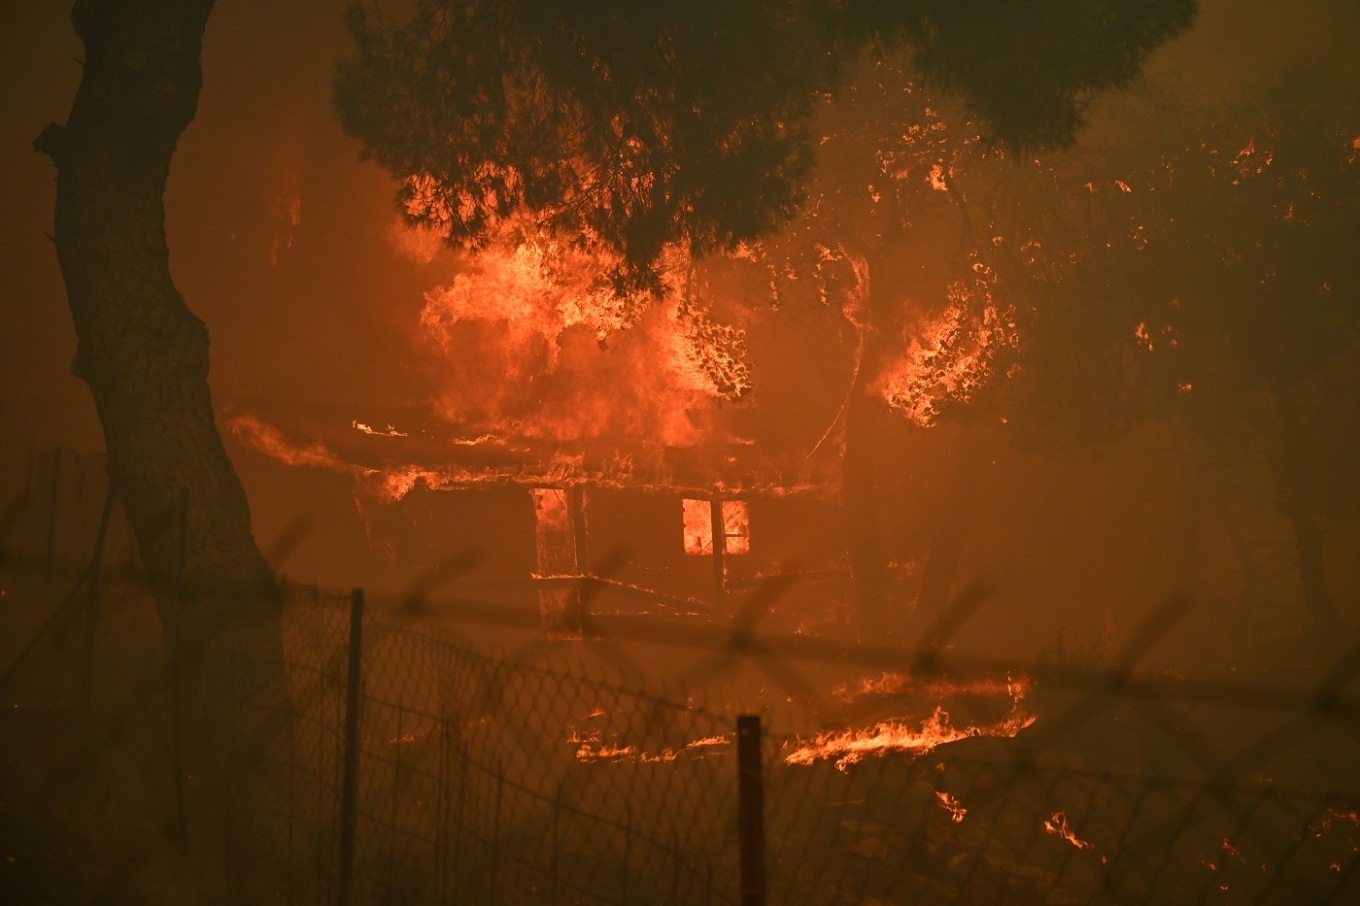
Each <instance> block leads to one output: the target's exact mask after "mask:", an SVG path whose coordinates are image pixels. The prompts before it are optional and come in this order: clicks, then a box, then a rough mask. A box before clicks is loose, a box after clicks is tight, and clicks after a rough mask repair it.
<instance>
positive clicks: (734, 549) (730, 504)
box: [681, 498, 751, 556]
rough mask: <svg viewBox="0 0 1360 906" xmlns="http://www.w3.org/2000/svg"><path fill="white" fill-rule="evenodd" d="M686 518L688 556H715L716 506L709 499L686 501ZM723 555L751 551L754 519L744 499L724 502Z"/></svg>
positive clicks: (685, 538) (683, 506)
mask: <svg viewBox="0 0 1360 906" xmlns="http://www.w3.org/2000/svg"><path fill="white" fill-rule="evenodd" d="M681 505H682V511H681V512H682V515H683V517H684V542H685V553H687V554H690V555H693V556H700V555H704V554H711V553H713V505H712V503H711V502H710V501H707V500H695V499H691V498H685V499H684V500H683V501H681ZM722 517H723V552H724V553H727V554H747V553H750V552H751V519H750V515H749V513H748V511H747V508H746V501H744V500H724V501H722Z"/></svg>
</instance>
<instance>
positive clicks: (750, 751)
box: [737, 714, 765, 906]
mask: <svg viewBox="0 0 1360 906" xmlns="http://www.w3.org/2000/svg"><path fill="white" fill-rule="evenodd" d="M762 784H763V778H762V776H761V763H760V718H759V717H758V716H756V715H754V714H743V715H741V716H739V717H738V718H737V833H738V836H739V837H740V839H741V906H765V790H764V787H763V785H762Z"/></svg>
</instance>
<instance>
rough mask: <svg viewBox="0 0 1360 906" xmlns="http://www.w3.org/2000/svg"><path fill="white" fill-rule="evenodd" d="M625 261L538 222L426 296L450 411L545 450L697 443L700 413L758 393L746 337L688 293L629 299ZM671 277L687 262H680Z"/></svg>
mask: <svg viewBox="0 0 1360 906" xmlns="http://www.w3.org/2000/svg"><path fill="white" fill-rule="evenodd" d="M617 264H618V262H617V260H616V259H615V258H614V256H612V255H611V254H609V253H607V252H603V251H600V250H598V249H589V248H582V247H581V246H580V245H579V244H577V243H570V242H566V241H564V240H561V239H559V238H557V237H555V236H554V235H552V233H551V232H549V231H547V230H544V229H540V228H538V227H536V226H535V225H533V224H531V223H529V222H527V221H522V220H520V221H512V222H507V223H506V224H504V225H502V228H501V230H500V231H499V232H498V234H497V237H496V239H495V240H494V241H493V242H491V243H490V244H488V245H487V247H486V248H484V249H482V250H480V251H479V252H477V254H476V255H475V256H474V257H473V258H472V259H471V262H470V267H469V268H468V269H467V270H465V271H464V272H463V273H460V274H458V275H457V276H456V277H455V278H454V279H453V282H452V283H450V284H448V285H447V286H442V287H438V288H436V289H433V290H431V291H430V292H428V293H426V295H425V306H424V308H423V310H422V312H421V317H420V323H421V327H422V329H423V331H424V332H425V335H426V336H427V337H428V338H429V339H430V340H431V341H432V342H433V343H434V344H435V346H437V348H438V349H439V350H440V351H441V352H442V354H443V359H442V361H441V363H440V372H441V374H442V375H443V376H444V380H443V381H442V389H441V390H440V391H439V392H438V397H437V400H436V407H437V409H438V411H439V412H440V413H441V414H442V415H443V416H444V417H446V418H448V419H449V420H451V421H454V422H458V423H463V424H475V425H478V426H480V428H479V430H480V429H482V428H486V429H490V430H497V431H502V432H505V433H510V434H516V435H520V436H523V437H532V438H539V439H544V440H553V441H569V442H579V441H592V440H600V439H603V438H608V437H613V438H624V437H649V438H655V439H657V440H658V441H659V442H660V443H661V444H663V445H670V446H684V445H692V444H696V443H698V442H699V440H700V439H701V438H702V435H703V431H702V427H703V426H701V425H699V424H696V422H695V420H694V418H692V417H691V413H693V412H696V411H700V410H703V408H704V407H705V406H708V405H710V404H711V403H712V402H713V401H715V400H720V399H727V400H737V399H740V398H742V397H743V396H744V395H746V394H747V393H748V392H749V391H750V389H751V375H750V370H749V367H748V366H747V363H746V347H745V337H744V334H743V332H742V331H741V330H739V329H737V328H734V327H732V326H730V325H726V324H722V323H720V322H718V321H716V320H715V319H714V318H713V317H712V315H711V314H710V312H709V310H708V309H707V308H706V307H705V306H704V305H702V304H700V303H699V302H697V301H696V300H694V299H693V298H689V297H687V296H682V295H667V296H666V297H664V298H658V297H656V296H654V295H652V294H650V293H646V292H632V293H628V294H624V295H620V294H619V293H618V292H617V288H616V286H615V284H614V283H613V281H612V280H611V279H610V274H611V273H612V272H613V270H614V268H615V266H616V265H617ZM667 269H668V270H669V271H670V272H672V273H679V274H684V273H687V272H688V262H687V260H685V259H684V258H683V256H681V255H680V254H679V253H678V252H672V253H671V254H670V255H669V257H668V259H667Z"/></svg>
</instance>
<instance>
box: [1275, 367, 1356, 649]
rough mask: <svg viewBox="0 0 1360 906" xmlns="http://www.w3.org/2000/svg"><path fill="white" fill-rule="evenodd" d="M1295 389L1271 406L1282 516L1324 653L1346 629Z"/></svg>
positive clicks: (1286, 391) (1279, 393) (1283, 391)
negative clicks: (1331, 578)
mask: <svg viewBox="0 0 1360 906" xmlns="http://www.w3.org/2000/svg"><path fill="white" fill-rule="evenodd" d="M1299 392H1300V391H1299V389H1298V388H1296V387H1291V388H1284V389H1280V390H1277V391H1276V392H1275V407H1276V411H1277V412H1278V413H1279V419H1280V452H1279V460H1278V467H1277V475H1276V478H1277V481H1278V487H1279V503H1280V512H1282V513H1283V514H1284V516H1285V518H1287V519H1288V520H1289V525H1290V527H1291V528H1292V529H1293V532H1294V545H1295V548H1296V550H1297V551H1298V557H1299V560H1298V563H1299V579H1300V581H1301V582H1302V584H1303V603H1304V606H1305V607H1306V608H1307V610H1308V615H1309V616H1310V617H1312V619H1313V631H1314V635H1315V637H1316V640H1317V641H1318V642H1319V645H1320V649H1321V651H1322V652H1323V653H1324V654H1325V653H1328V652H1331V651H1332V650H1334V649H1335V648H1336V647H1337V646H1339V645H1341V644H1343V634H1344V629H1345V627H1344V626H1343V624H1342V622H1341V617H1340V615H1339V614H1338V613H1337V610H1336V604H1335V603H1334V602H1333V601H1332V594H1331V590H1330V588H1328V584H1327V569H1326V564H1325V562H1324V560H1323V554H1322V530H1321V528H1320V527H1319V526H1318V522H1317V512H1316V509H1315V508H1314V505H1313V492H1312V485H1313V480H1312V463H1311V461H1310V459H1309V457H1308V438H1307V436H1306V435H1305V433H1304V428H1303V424H1302V417H1301V414H1300V411H1299V410H1300V408H1301V403H1300V400H1299Z"/></svg>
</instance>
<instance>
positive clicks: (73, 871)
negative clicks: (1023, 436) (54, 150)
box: [0, 459, 1360, 906]
mask: <svg viewBox="0 0 1360 906" xmlns="http://www.w3.org/2000/svg"><path fill="white" fill-rule="evenodd" d="M34 462H35V464H34V466H33V469H34V470H36V471H42V470H43V469H46V470H47V471H48V472H51V473H52V474H53V475H56V474H58V472H59V471H60V469H59V468H58V467H59V466H60V465H61V464H60V462H57V463H55V464H53V463H46V462H45V461H39V460H36V459H35V461H34ZM35 474H36V472H35ZM79 474H80V475H81V476H84V477H81V478H80V480H79V481H78V482H75V483H73V484H72V485H71V488H72V489H73V490H72V501H71V502H69V503H64V502H62V501H63V500H64V499H65V498H64V497H63V494H65V493H66V492H65V491H62V492H61V493H57V492H55V491H50V489H49V491H48V492H46V493H35V494H30V495H29V497H30V500H29V501H28V504H27V505H26V506H25V507H19V506H15V507H10V508H9V509H8V510H7V512H8V513H10V516H13V514H14V513H19V514H20V515H21V516H22V514H23V513H31V512H33V511H34V510H35V508H36V509H39V510H41V511H42V512H43V513H51V514H55V513H57V512H58V511H59V510H60V509H61V508H62V507H66V508H68V509H70V511H71V512H73V513H75V512H83V513H85V514H86V516H82V517H81V518H79V519H77V520H74V522H73V524H74V525H76V526H77V527H78V528H77V530H74V531H73V532H72V538H73V539H74V540H72V538H67V537H66V536H65V535H63V534H62V533H60V532H56V531H54V530H51V529H50V527H48V526H46V525H45V524H44V523H42V521H41V520H37V521H36V522H32V523H29V522H24V521H23V519H21V518H19V517H14V518H10V516H7V517H6V518H7V519H9V524H7V525H6V526H5V528H6V530H7V532H6V537H7V542H6V547H5V548H4V550H3V553H4V555H5V556H4V558H3V560H0V580H3V588H4V589H5V591H6V594H5V596H4V598H3V600H4V602H5V608H6V610H5V611H4V619H5V631H6V648H5V652H6V660H5V663H4V665H3V666H4V670H5V672H4V683H3V684H0V689H2V691H3V695H4V704H5V705H6V707H5V709H4V710H3V713H2V714H0V719H3V721H4V726H3V728H2V729H3V732H0V759H3V761H0V767H2V768H3V769H0V800H2V801H3V809H0V846H2V847H3V849H4V853H3V855H4V856H5V861H4V862H3V863H0V900H5V901H14V902H27V901H40V900H44V899H46V900H48V901H89V900H97V899H101V898H102V901H114V902H117V901H123V900H126V901H129V902H136V901H143V902H144V901H149V900H148V898H151V899H155V898H158V897H160V898H164V897H165V896H168V895H169V894H168V892H171V891H182V890H189V889H192V879H191V878H189V877H188V875H190V874H191V869H189V868H176V867H175V866H177V865H181V864H182V863H183V858H182V847H181V845H180V843H179V841H178V839H177V833H176V826H175V820H174V817H175V814H176V802H175V788H176V785H177V783H182V782H183V780H184V778H183V777H178V778H177V777H176V776H175V771H176V768H175V759H174V757H173V753H172V748H173V741H174V739H175V733H176V730H175V726H174V721H173V719H172V717H173V715H172V711H171V709H170V702H171V700H172V696H171V695H170V694H169V693H168V691H167V688H166V685H167V682H168V676H169V673H168V671H167V670H166V669H165V666H164V664H163V662H162V659H161V654H160V638H159V629H158V627H157V624H156V619H155V610H154V606H153V605H152V604H151V602H150V599H149V596H148V595H147V593H146V590H145V588H144V586H142V585H139V583H140V582H142V580H141V579H140V578H139V577H138V575H137V574H136V571H135V569H133V568H131V567H130V566H129V564H130V562H131V561H130V560H129V558H128V557H126V556H125V555H124V554H123V553H122V551H123V550H124V549H125V548H126V545H127V540H126V532H125V529H119V528H118V527H117V526H116V524H115V525H114V526H112V527H110V529H109V538H110V539H113V540H110V541H108V542H107V543H106V545H105V547H106V548H107V549H106V550H98V549H96V548H97V545H96V544H95V537H96V535H97V525H98V522H99V520H97V519H94V518H92V517H90V518H87V517H88V513H89V512H90V511H93V512H96V513H97V512H99V511H100V509H101V507H102V506H103V503H104V499H105V497H106V485H102V484H101V483H100V482H99V481H97V480H96V475H97V473H96V472H93V471H90V470H89V469H86V470H84V471H82V472H80V473H79ZM53 480H54V481H55V479H53ZM81 495H83V497H84V498H86V499H84V502H83V503H80V502H79V501H77V500H75V498H76V497H80V496H81ZM54 501H56V503H54ZM24 518H27V517H24ZM52 518H56V517H55V515H53V517H52ZM115 523H116V520H115ZM120 532H121V534H120ZM60 550H69V552H68V554H65V555H63V557H62V558H61V559H62V562H61V563H54V562H53V561H52V559H51V554H52V552H53V551H60ZM82 551H85V552H87V553H85V554H82V553H81V552H82ZM90 552H92V553H90ZM788 587H790V586H789V582H788V581H786V580H781V579H778V578H774V579H769V580H766V581H764V582H763V583H762V584H759V585H758V586H757V587H755V588H754V589H753V590H751V591H750V592H749V594H748V593H746V592H740V593H735V594H733V596H732V597H733V598H734V605H735V606H734V607H733V608H732V610H731V611H730V613H729V615H728V616H718V617H713V616H711V615H709V616H705V615H690V616H683V617H668V618H664V619H663V618H661V617H658V616H656V615H651V616H646V615H644V616H634V617H627V618H625V617H619V616H615V617H611V618H605V617H604V616H603V615H596V617H594V618H591V617H590V604H591V602H590V597H589V595H586V594H583V596H582V598H583V606H584V607H585V611H586V615H587V617H588V619H587V632H586V638H585V639H582V640H575V641H562V640H558V641H554V640H550V639H545V638H543V637H542V636H540V635H536V634H535V633H533V632H532V631H530V632H524V633H520V634H519V635H518V636H515V637H514V638H515V641H514V642H509V641H506V640H507V639H508V638H509V636H507V635H506V634H505V633H501V632H500V630H501V629H502V628H503V627H504V626H505V625H509V624H515V625H521V626H528V627H533V626H535V625H537V621H538V608H537V604H536V600H535V596H534V594H533V593H532V591H531V592H528V593H526V595H525V597H524V600H522V601H521V603H520V604H519V605H518V606H512V605H505V606H500V605H498V606H497V607H496V608H494V609H487V608H485V607H483V608H480V609H479V608H477V607H475V606H471V605H470V604H469V603H468V602H466V601H462V600H455V599H453V598H449V599H442V600H437V599H434V598H432V597H426V596H422V595H416V596H415V597H413V598H411V599H397V600H391V601H371V602H370V606H369V607H368V609H367V611H366V616H364V617H363V619H362V621H361V623H360V624H359V627H358V628H360V629H361V630H362V632H361V646H360V648H359V651H358V655H359V657H358V661H357V663H358V672H357V673H351V657H350V655H351V639H352V635H351V633H352V630H353V629H354V628H355V626H354V625H353V623H352V620H351V615H352V608H351V602H350V600H349V597H348V596H347V595H343V594H334V593H326V592H321V591H317V590H315V589H303V588H291V589H289V591H288V594H287V595H286V599H285V603H284V609H283V619H282V623H281V639H282V646H281V651H282V656H281V662H280V663H279V664H277V665H274V666H276V667H278V668H280V669H278V670H277V671H275V673H276V674H277V675H278V676H280V677H282V682H284V683H285V684H286V689H272V688H259V689H255V690H253V692H252V694H251V695H249V696H245V697H243V698H242V700H241V701H240V702H239V708H241V709H247V710H253V711H259V712H261V714H260V715H257V717H259V718H260V719H247V720H240V721H239V724H240V725H241V726H251V727H259V728H268V729H269V733H268V735H267V738H258V739H255V738H242V739H241V740H239V745H237V746H236V747H235V748H234V749H233V751H232V752H230V753H229V755H230V758H231V760H232V761H233V762H234V763H236V764H237V765H238V766H239V767H240V770H238V771H236V772H234V774H235V775H236V776H243V777H247V778H252V784H253V785H251V786H250V788H249V789H245V788H243V789H241V790H237V791H236V793H237V795H233V796H232V797H230V798H229V799H228V800H227V802H226V803H225V805H224V810H225V814H223V815H221V816H216V815H212V816H204V815H192V814H191V815H190V816H189V817H190V820H191V821H192V820H197V821H200V822H201V821H208V820H211V821H213V822H218V821H219V819H220V823H221V824H222V826H223V827H224V828H225V829H226V834H225V836H224V838H223V839H225V840H226V841H228V844H229V849H230V852H229V862H230V866H231V870H232V871H233V872H234V873H235V876H236V877H237V878H238V879H251V878H266V879H268V885H267V889H268V890H269V891H270V892H271V893H272V894H273V896H274V898H275V899H277V900H278V901H280V902H289V903H314V902H315V903H320V902H353V903H395V902H403V903H425V902H450V901H452V902H468V903H503V904H519V903H563V904H566V903H581V904H595V903H600V904H613V903H619V904H622V903H685V904H690V903H734V902H738V901H739V900H740V898H741V897H742V895H743V891H741V890H740V889H739V888H740V883H739V877H740V871H739V859H740V850H741V842H742V841H741V839H740V837H741V835H740V828H739V822H738V812H739V807H738V800H739V792H738V776H737V775H738V771H737V761H738V757H737V742H736V726H735V722H736V716H737V715H738V714H740V713H747V712H749V713H758V714H760V715H761V717H762V720H763V724H764V747H763V749H762V759H761V761H762V766H763V772H762V778H761V788H762V792H763V800H764V812H763V814H764V819H765V820H764V835H763V840H762V844H763V859H764V864H765V866H766V872H765V877H766V879H767V885H768V892H767V900H768V902H770V903H777V904H831V903H847V904H857V906H884V904H907V903H1006V904H1012V903H1018V904H1026V903H1044V904H1057V903H1110V904H1144V903H1147V904H1153V903H1170V902H1174V903H1211V904H1219V903H1223V904H1237V903H1267V904H1275V903H1278V904H1293V903H1324V902H1338V903H1344V902H1360V873H1358V872H1357V866H1360V774H1358V773H1357V772H1356V771H1355V768H1354V766H1355V765H1356V764H1357V763H1360V708H1358V707H1357V705H1358V704H1360V702H1358V701H1357V697H1356V693H1355V690H1354V688H1353V686H1354V680H1355V676H1356V673H1357V672H1360V651H1357V650H1354V649H1351V650H1347V649H1346V648H1345V645H1344V644H1342V643H1340V640H1339V642H1338V646H1337V650H1336V651H1334V652H1333V654H1332V656H1331V657H1329V658H1320V659H1318V661H1317V663H1316V664H1315V665H1314V666H1306V665H1296V666H1295V667H1293V668H1290V669H1281V668H1279V667H1275V668H1271V669H1269V670H1267V669H1265V668H1262V669H1261V670H1260V671H1258V672H1255V673H1249V672H1246V671H1241V672H1238V673H1234V674H1224V675H1219V676H1217V677H1216V678H1215V677H1210V678H1187V677H1183V676H1178V675H1174V674H1170V673H1165V672H1159V671H1157V670H1154V669H1151V668H1149V667H1145V666H1144V665H1143V664H1142V661H1143V659H1144V655H1145V654H1146V652H1147V651H1148V650H1149V648H1150V647H1151V646H1152V645H1153V644H1154V643H1155V641H1156V639H1157V638H1158V636H1159V634H1160V633H1162V632H1164V631H1165V628H1166V626H1167V625H1169V623H1170V621H1172V620H1174V618H1175V616H1176V614H1177V613H1178V612H1179V611H1178V609H1179V608H1180V607H1181V604H1180V602H1177V601H1170V602H1168V603H1167V606H1166V607H1164V608H1162V609H1161V610H1159V611H1158V612H1157V613H1155V614H1154V615H1153V616H1152V617H1151V618H1150V619H1149V620H1148V622H1147V623H1146V624H1145V625H1143V626H1141V627H1138V628H1137V629H1136V630H1135V631H1134V632H1132V633H1130V635H1129V637H1128V640H1127V641H1126V643H1125V644H1124V646H1123V648H1122V649H1120V650H1118V651H1115V652H1113V653H1112V654H1110V655H1108V656H1106V657H1097V656H1094V655H1093V656H1089V657H1086V658H1085V659H1082V660H1077V661H1073V660H1071V659H1068V660H1062V659H1058V660H1056V661H1055V660H1049V661H1047V662H1043V663H1037V664H1036V663H1009V662H1003V661H988V660H980V659H969V658H967V657H965V656H963V655H961V654H957V653H955V652H953V651H952V650H951V649H950V647H949V643H950V641H951V633H950V629H949V627H950V626H957V625H958V624H959V623H960V622H961V620H960V616H961V615H962V614H964V613H965V612H971V610H974V609H976V608H977V607H978V606H981V603H983V602H984V601H985V598H986V596H987V592H986V589H985V588H981V587H972V588H970V589H966V590H965V591H964V593H963V594H961V595H960V596H959V599H958V601H957V602H956V606H955V607H954V608H953V609H952V610H951V612H950V613H946V614H944V615H943V616H942V617H941V618H940V620H939V621H938V622H937V624H936V625H935V626H934V627H927V628H926V629H925V631H923V633H922V634H921V639H922V640H923V641H922V642H921V643H920V644H918V645H915V646H911V647H905V648H894V647H887V646H884V647H875V646H872V645H867V646H866V645H852V644H849V643H847V642H845V641H844V640H832V639H824V638H822V639H819V638H815V637H810V636H805V635H798V634H791V635H782V634H780V633H779V632H777V631H776V630H775V629H773V628H771V627H769V626H766V625H765V623H763V622H762V615H763V614H765V613H768V612H771V611H777V610H778V608H779V606H780V595H781V594H782V593H783V591H784V590H785V589H787V588H788ZM450 614H452V615H456V616H457V618H458V619H459V620H461V623H459V625H460V626H461V627H462V631H461V632H454V631H449V630H446V629H435V628H434V627H435V626H437V625H440V624H439V621H438V620H436V619H434V617H436V616H439V615H444V616H448V615H450ZM491 637H497V638H499V639H500V641H498V642H496V643H494V644H492V643H490V642H488V641H487V639H488V638H491ZM664 651H679V652H682V653H683V657H679V656H677V657H674V658H672V657H669V656H663V655H662V654H661V653H660V652H664ZM248 672H250V673H251V674H252V675H255V674H260V673H261V672H260V671H248ZM265 673H267V671H265ZM352 680H353V681H355V682H356V683H357V692H358V695H357V697H356V698H352V697H351V694H350V693H351V689H352V688H355V686H353V685H352ZM352 701H354V702H357V706H358V710H357V715H356V716H357V723H355V724H354V725H353V727H354V728H355V731H354V732H350V730H349V728H350V726H351V725H350V724H349V721H348V718H349V717H350V714H351V712H350V705H351V702H352ZM347 767H349V768H352V770H347ZM131 802H135V803H136V808H131V807H130V806H129V803H131ZM110 828H113V829H112V830H110ZM120 897H121V899H120Z"/></svg>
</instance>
